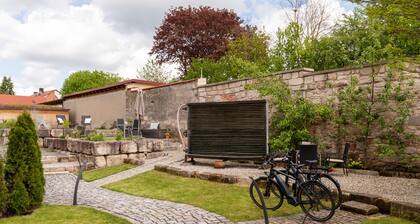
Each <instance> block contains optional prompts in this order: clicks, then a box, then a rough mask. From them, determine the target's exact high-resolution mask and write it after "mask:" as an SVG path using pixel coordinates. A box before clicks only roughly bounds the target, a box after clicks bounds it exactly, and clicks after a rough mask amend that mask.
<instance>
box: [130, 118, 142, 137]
mask: <svg viewBox="0 0 420 224" xmlns="http://www.w3.org/2000/svg"><path fill="white" fill-rule="evenodd" d="M140 125H141V121H140V120H139V119H134V121H133V128H132V129H131V130H132V132H133V133H135V132H137V135H138V136H140V134H141V131H140Z"/></svg>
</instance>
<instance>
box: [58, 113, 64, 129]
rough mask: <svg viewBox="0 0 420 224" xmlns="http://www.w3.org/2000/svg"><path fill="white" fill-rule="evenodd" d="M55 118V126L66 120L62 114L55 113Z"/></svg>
mask: <svg viewBox="0 0 420 224" xmlns="http://www.w3.org/2000/svg"><path fill="white" fill-rule="evenodd" d="M55 120H56V121H57V128H58V126H60V125H63V124H64V121H65V120H66V116H64V115H62V114H57V115H55Z"/></svg>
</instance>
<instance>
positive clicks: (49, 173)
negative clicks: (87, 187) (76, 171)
mask: <svg viewBox="0 0 420 224" xmlns="http://www.w3.org/2000/svg"><path fill="white" fill-rule="evenodd" d="M69 173H70V172H69V171H61V172H44V175H59V174H69Z"/></svg>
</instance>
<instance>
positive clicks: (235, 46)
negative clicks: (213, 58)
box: [227, 29, 270, 66]
mask: <svg viewBox="0 0 420 224" xmlns="http://www.w3.org/2000/svg"><path fill="white" fill-rule="evenodd" d="M269 40H270V38H269V36H268V35H267V34H265V33H264V32H262V31H258V30H256V29H251V30H250V31H249V32H246V33H243V34H242V35H241V36H240V37H238V38H237V39H235V40H233V41H231V42H229V44H228V51H227V55H229V56H234V57H237V58H241V59H243V60H245V61H249V62H252V63H255V64H257V65H262V66H264V65H266V64H267V63H268V52H269V48H268V42H269Z"/></svg>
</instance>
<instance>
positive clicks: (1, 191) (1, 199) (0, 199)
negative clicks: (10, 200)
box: [0, 159, 8, 217]
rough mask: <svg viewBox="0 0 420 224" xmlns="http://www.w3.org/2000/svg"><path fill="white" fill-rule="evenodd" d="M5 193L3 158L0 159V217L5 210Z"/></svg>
mask: <svg viewBox="0 0 420 224" xmlns="http://www.w3.org/2000/svg"><path fill="white" fill-rule="evenodd" d="M7 193H8V192H7V188H6V183H5V182H4V167H3V160H1V159H0V217H1V216H2V214H4V212H5V211H6V202H7Z"/></svg>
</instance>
